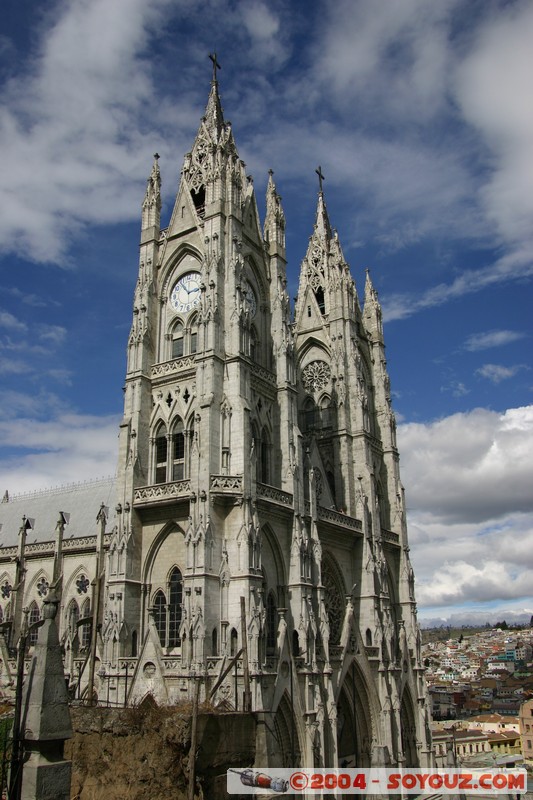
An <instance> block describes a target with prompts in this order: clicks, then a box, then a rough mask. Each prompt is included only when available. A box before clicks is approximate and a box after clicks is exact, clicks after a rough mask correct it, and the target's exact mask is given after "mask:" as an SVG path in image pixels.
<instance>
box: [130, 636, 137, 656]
mask: <svg viewBox="0 0 533 800" xmlns="http://www.w3.org/2000/svg"><path fill="white" fill-rule="evenodd" d="M136 655H137V631H132V632H131V657H132V658H135V657H136Z"/></svg>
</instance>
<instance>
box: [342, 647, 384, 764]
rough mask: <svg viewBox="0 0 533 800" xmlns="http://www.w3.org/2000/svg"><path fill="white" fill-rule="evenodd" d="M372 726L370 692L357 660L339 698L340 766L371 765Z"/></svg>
mask: <svg viewBox="0 0 533 800" xmlns="http://www.w3.org/2000/svg"><path fill="white" fill-rule="evenodd" d="M374 725H375V722H374ZM373 727H374V726H373V720H372V713H371V705H370V699H369V696H368V692H367V690H366V687H365V683H364V680H363V677H362V675H361V673H360V671H359V669H358V668H357V665H356V664H355V661H354V662H353V663H352V665H351V667H350V669H349V670H348V672H347V673H346V677H345V679H344V682H343V684H342V688H341V690H340V692H339V696H338V700H337V757H338V763H339V766H343V767H348V768H350V769H353V768H355V767H357V768H359V767H370V765H371V756H372V729H373Z"/></svg>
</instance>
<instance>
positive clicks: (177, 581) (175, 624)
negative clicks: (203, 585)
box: [168, 567, 183, 647]
mask: <svg viewBox="0 0 533 800" xmlns="http://www.w3.org/2000/svg"><path fill="white" fill-rule="evenodd" d="M168 593H169V604H168V646H169V647H177V646H178V645H179V643H180V638H179V631H180V625H181V602H182V594H183V581H182V577H181V572H180V571H179V569H178V568H177V567H175V568H174V569H173V570H172V572H171V573H170V581H169V592H168Z"/></svg>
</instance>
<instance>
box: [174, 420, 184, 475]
mask: <svg viewBox="0 0 533 800" xmlns="http://www.w3.org/2000/svg"><path fill="white" fill-rule="evenodd" d="M184 475H185V434H184V432H183V422H182V421H181V419H180V420H178V421H177V422H176V424H175V425H174V429H173V432H172V480H173V481H181V480H183V478H184Z"/></svg>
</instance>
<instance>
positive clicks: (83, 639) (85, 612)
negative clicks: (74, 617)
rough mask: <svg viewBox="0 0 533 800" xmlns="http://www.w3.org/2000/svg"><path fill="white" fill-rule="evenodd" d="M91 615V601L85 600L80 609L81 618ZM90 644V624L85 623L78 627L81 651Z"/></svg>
mask: <svg viewBox="0 0 533 800" xmlns="http://www.w3.org/2000/svg"><path fill="white" fill-rule="evenodd" d="M90 614H91V601H90V600H89V598H87V599H86V600H85V601H84V603H83V606H82V609H81V617H82V619H83V618H84V617H89V616H90ZM90 643H91V623H90V622H86V623H85V624H84V625H81V627H80V645H81V647H82V648H83V649H85V648H87V647H89V645H90Z"/></svg>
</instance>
